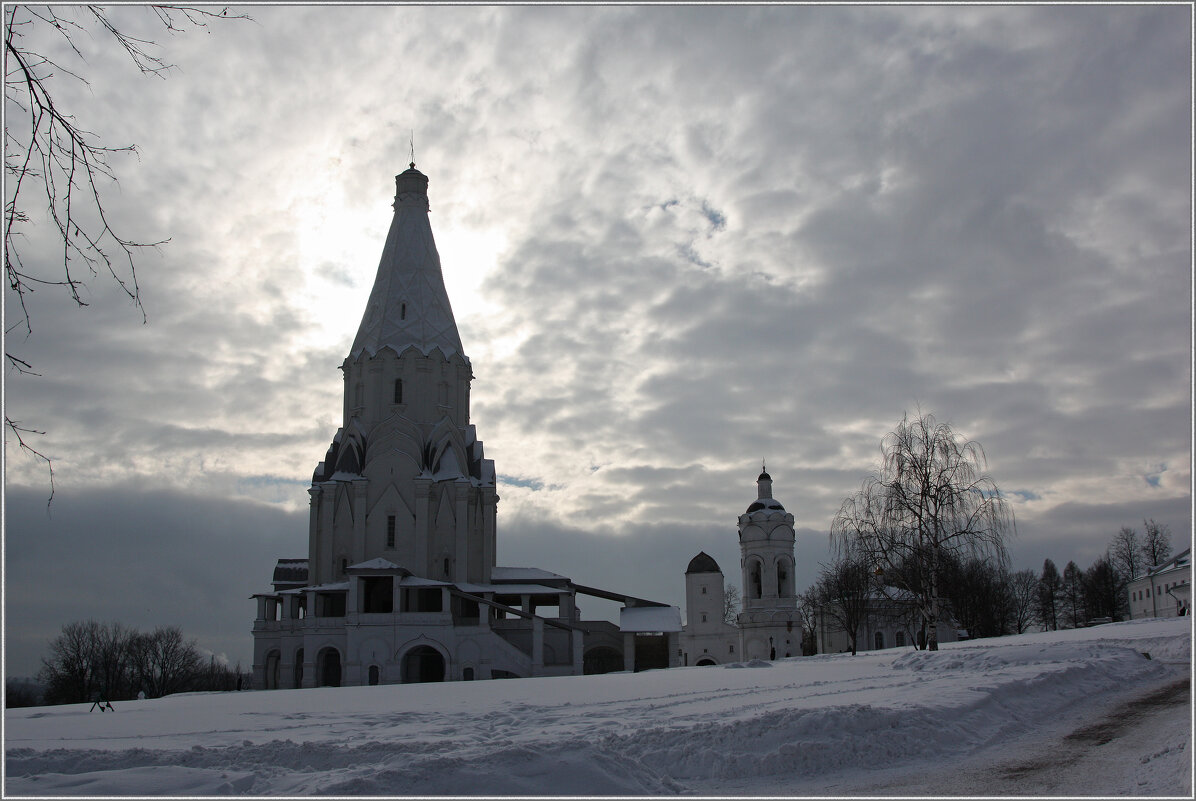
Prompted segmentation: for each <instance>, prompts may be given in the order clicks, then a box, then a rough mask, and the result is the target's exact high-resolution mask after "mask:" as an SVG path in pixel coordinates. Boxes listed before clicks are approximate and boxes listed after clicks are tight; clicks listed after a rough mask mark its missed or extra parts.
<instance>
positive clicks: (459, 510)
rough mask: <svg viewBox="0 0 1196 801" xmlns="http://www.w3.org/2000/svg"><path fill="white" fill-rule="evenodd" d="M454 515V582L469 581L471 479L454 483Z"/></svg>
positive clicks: (460, 479)
mask: <svg viewBox="0 0 1196 801" xmlns="http://www.w3.org/2000/svg"><path fill="white" fill-rule="evenodd" d="M453 514H454V516H455V517H456V522H457V530H456V531H455V532H453V534H454V542H453V551H454V553H455V558H454V560H453V580H454V581H469V479H467V478H459V479H457V480H456V481H454V482H453Z"/></svg>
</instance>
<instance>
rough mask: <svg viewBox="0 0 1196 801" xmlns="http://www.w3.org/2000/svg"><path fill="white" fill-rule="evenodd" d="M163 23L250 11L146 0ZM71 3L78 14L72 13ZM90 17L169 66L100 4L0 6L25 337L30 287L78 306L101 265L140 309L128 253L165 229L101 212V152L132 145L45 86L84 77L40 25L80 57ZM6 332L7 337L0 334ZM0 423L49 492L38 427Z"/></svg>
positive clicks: (8, 232) (108, 173)
mask: <svg viewBox="0 0 1196 801" xmlns="http://www.w3.org/2000/svg"><path fill="white" fill-rule="evenodd" d="M150 10H151V11H152V12H153V13H154V14H155V15H156V17H157V20H158V21H159V22H160V23H161V24H162V26H163V27H164V28H165V30H166V31H167V32H169V33H176V32H181V31H184V30H186V29H187V28H189V27H191V28H197V27H198V28H206V27H208V23H209V22H210V21H213V20H217V19H221V20H223V19H249V17H248V16H247V15H244V14H230V13H229V11H228V9H227V8H225V9H223V10H221V11H219V12H216V11H212V10H209V9H206V8H202V7H193V6H150ZM71 12H74V13H75V14H77V15H79V16H80V17H82V18H83V19H84V20H86V22H81V21H80V20H79V19H78V18H76V17H72V16H71V15H70V13H71ZM93 26H95V27H98V28H99V29H100V30H101V31H103V32H107V33H108V34H109V35H111V36H112V37H113V38H114V39H115V40H116V42H117V44H118V45H119V46H120V47H121V49H123V50H124V52H125V53H126V54H127V55H128V57H129V58H130V59H131V60H132V62H133V64H134V65H135V66H136V67H137V69H138V70H139V71H140V72H141V73H142V74H143V75H153V76H157V77H160V78H164V77H165V75H166V73H167V72H168V71H169V70H171V69H173V65H171V64H168V63H167V62H166V61H164V60H163V59H162V58H161V57H160V56H158V55H155V54H154V52H153V50H154V48H156V47H157V45H156V44H155V43H154V42H153V41H150V40H147V39H140V38H137V37H135V36H131V35H129V34H127V33H125V32H123V31H122V30H121V29H120V28H118V27H117V26H116V25H115V24H113V23H112V21H111V20H110V19H109V17H108V12H107V11H106V10H105V9H104V8H103V7H102V6H26V5H11V6H6V7H5V17H4V28H5V30H4V101H5V124H4V170H5V173H6V175H7V176H8V180H7V182H6V195H7V196H6V197H5V205H4V268H5V274H6V277H7V279H8V287H9V289H10V290H11V291H12V292H14V293H15V295H16V301H17V303H16V308H17V309H19V312H18V314H17V317H18V319H17V321H16V322H15V323H13V324H12V325H11V326H9V327H8V330H7V331H6V334H10V333H12V332H13V331H14V330H16V329H19V328H24V329H25V334H26V337H28V336H29V335H30V334H32V333H33V322H32V319H31V318H30V314H29V307H28V305H27V303H26V301H27V298H28V296H29V295H30V294H32V293H33V292H35V291H36V290H37V289H39V288H44V287H62V288H64V289H65V290H66V291H67V293H68V294H69V295H70V297H71V300H72V301H73V302H74V303H75V304H76V305H78V306H86V305H87V301H86V300H84V296H83V290H84V289H85V287H86V283H85V282H86V281H87V280H88V279H89V278H95V277H98V276H100V275H104V276H105V277H107V278H109V279H110V280H112V281H113V282H114V283H115V284H116V285H117V286H119V287H120V289H121V291H123V292H124V294H125V295H126V296H127V297H128V298H129V299H130V300H131V301H132V303H133V305H134V306H135V307H136V308H137V309H138V310H139V311H140V312H141V321H142V323H145V322H146V321H147V317H146V313H145V307H144V306H143V305H142V303H141V287H140V284H139V282H138V279H137V266H136V263H135V256H136V254H137V253H138V252H140V251H141V250H143V249H145V248H154V247H157V246H159V245H163V244H165V243H166V242H168V241H170V240H169V239H157V240H153V239H151V240H145V241H142V240H139V239H134V238H132V237H128V236H125V235H124V234H122V233H119V232H118V231H117V230H116V229H115V228H114V227H113V224H112V222H111V220H110V219H109V216H108V210H107V207H106V205H105V202H104V194H103V189H104V188H105V184H108V183H116V182H117V177H116V173H115V172H114V170H113V168H112V166H111V164H110V163H109V158H110V157H111V156H112V155H113V154H132V155H136V154H137V146H136V145H134V144H129V145H122V146H116V147H112V146H107V145H104V144H102V143H101V141H100V138H99V136H98V135H96V134H95V133H93V132H92V131H89V130H87V129H86V128H84V127H82V125H80V124H79V122H78V121H77V120H76V119H75V117H74V115H72V114H71V113H69V112H68V111H67V110H66V109H64V108H63V107H62V105H61V104H60V103H59V101H58V100H57V99H56V95H55V93H54V91H55V88H56V83H55V81H56V79H59V78H66V79H70V80H74V81H78V82H80V83H82V84H84V85H87V86H89V85H90V83H89V81H88V80H87V78H85V77H84V76H83V74H82V73H81V72H80V71H74V70H71V69H68V68H67V67H65V66H63V65H62V64H59V63H57V62H56V61H54V60H52V59H51V58H50V57H49V56H48V55H47V54H46V53H44V52H41V51H42V50H43V49H45V46H46V42H45V40H44V39H39V38H38V36H37V35H40V32H42V31H49V32H52V33H55V34H57V35H58V36H59V37H60V38H61V39H62V41H64V42H65V43H66V45H67V47H68V48H69V49H70V51H71V52H72V53H73V54H74V56H75V57H76V58H78V59H80V60H85V59H84V56H83V53H82V52H81V50H80V49H79V46H78V44H77V42H76V37H78V36H80V35H90V33H91V30H92V29H93ZM35 34H36V35H35ZM33 206H43V207H44V210H45V213H46V216H47V217H48V219H49V220H50V221H51V222H52V224H53V229H54V232H55V234H56V236H57V237H58V241H59V243H60V250H59V252H60V254H61V255H60V257H59V258H58V259H56V260H54V261H53V263H47V262H46V260H45V259H44V258H38V257H36V256H34V257H31V258H27V256H26V254H25V252H24V251H23V247H22V245H23V243H24V242H26V237H25V229H26V228H27V227H28V226H30V225H32V224H33V218H32V216H31V212H30V208H31V207H33ZM6 341H7V340H6ZM6 356H7V357H8V363H9V366H10V368H14V369H15V370H16V371H17V373H18V374H27V375H37V373H35V372H34V371H33V369H32V366H31V365H30V363H29V362H28V361H26V360H24V359H22V358H20V357H18V356H16V355H14V354H13V353H12V352H11V351H8V350H6ZM5 426H6V432H8V433H11V434H12V435H13V436H15V437H16V439H17V442H18V443H19V445H20V447H21V449H22V450H24V451H26V452H28V453H31V454H34V455H36V456H37V457H38V458H40V459H42V460H44V461H45V462H46V466H47V468H48V469H49V470H50V481H51V493H50V495H51V498H52V497H53V469H52V465H51V463H50V459H49V458H48V457H47V456H45V455H44V454H42V453H41V452H39V451H37V450H35V449H34V448H32V447H30V446H29V445H28V443H26V442H25V441H24V439H23V438H22V434H42V433H44V432H41V431H35V430H34V429H30V428H24V427H21V426H20V425H19V424H17V423H15V422H14V421H13V420H11V419H10V418H9V417H7V416H6V417H5Z"/></svg>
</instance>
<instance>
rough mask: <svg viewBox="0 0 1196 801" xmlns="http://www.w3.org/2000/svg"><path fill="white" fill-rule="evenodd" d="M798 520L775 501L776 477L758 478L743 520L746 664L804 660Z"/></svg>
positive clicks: (741, 626)
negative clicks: (796, 545) (796, 557)
mask: <svg viewBox="0 0 1196 801" xmlns="http://www.w3.org/2000/svg"><path fill="white" fill-rule="evenodd" d="M794 541H795V534H794V530H793V515H792V514H790V513H789V512H787V511H785V507H784V506H782V505H781V502H780V501H778V500H776V499H775V498H773V497H772V476H770V475H769V474H768V471H767V469H762V470H761V472H760V475H759V476H758V477H757V478H756V500H755V501H753V502H752V504H751V505H750V506H748V508H747V511H746V512H744V513H743V514H741V515H740V516H739V552H740V560H739V564H740V568H741V570H742V571H743V594H742V598H743V602H742V609H741V611H740V613H739V617H738V624H739V631H740V638H741V641H742V650H743V654H744V656H745V658H747V659H772V658H778V657H784V656H800V655H801V635H802V632H801V622H800V620H801V619H800V617H799V616H798V614H797V593H796V591H795V589H794V575H793V573H794V558H793V546H794Z"/></svg>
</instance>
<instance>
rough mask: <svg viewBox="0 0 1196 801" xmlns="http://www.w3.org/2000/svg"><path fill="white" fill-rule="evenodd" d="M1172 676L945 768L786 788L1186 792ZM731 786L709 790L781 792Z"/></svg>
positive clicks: (1185, 752) (1186, 757) (1182, 731)
mask: <svg viewBox="0 0 1196 801" xmlns="http://www.w3.org/2000/svg"><path fill="white" fill-rule="evenodd" d="M1183 670H1184V673H1185V675H1184V676H1183V677H1182V678H1179V679H1176V678H1174V677H1168V678H1166V679H1164V680H1163V681H1162V682H1160V683H1159V685H1158V686H1157V687H1154V688H1152V689H1150V690H1148V691H1147V692H1145V693H1142V692H1140V691H1137V690H1136V691H1134V692H1131V693H1126V694H1123V695H1125V696H1127V697H1124V698H1123V699H1122V700H1120V701H1118V702H1115V703H1113V704H1111V705H1110V704H1102V705H1096V706H1093V707H1090V708H1086V709H1083V710H1082V711H1079V712H1073V713H1072V714H1069V715H1065V716H1063V717H1062V718H1061V719H1060V720H1059V721H1058V722H1057V723H1054V724H1044V725H1043V726H1042V727H1040V728H1039V729H1038V731H1036V732H1034V733H1031V734H1027V735H1025V736H1024V737H1021V738H1017V739H1014V740H1011V741H1009V742H1004V743H999V744H997V745H995V746H993V747H992V748H991V749H984V750H982V751H980V752H979V753H977V754H974V755H972V756H970V757H965V758H963V759H959V760H955V761H952V762H951V763H949V764H947V765H944V764H939V763H937V762H934V761H930V762H927V763H925V764H915V765H900V766H895V767H890V768H887V769H884V768H881V769H876V770H869V771H863V772H860V771H856V772H852V773H849V774H845V775H837V776H818V777H815V778H814V779H813V780H800V779H799V780H796V781H794V782H792V783H791V784H790V785H789V786H788V787H787V788H785V790H784V791H785V792H788V793H791V794H794V795H801V796H807V795H831V796H862V795H868V796H1013V795H1018V796H1036V795H1041V796H1064V795H1067V796H1075V795H1081V796H1082V795H1090V796H1094V797H1098V798H1105V797H1112V796H1171V797H1175V796H1177V795H1178V796H1180V797H1188V796H1190V788H1191V786H1192V785H1191V771H1192V754H1191V739H1192V707H1191V690H1190V688H1191V678H1190V677H1189V676H1188V675H1186V667H1185V668H1183ZM753 784H756V783H754V782H736V783H730V784H728V785H727V786H724V787H720V788H717V790H714V792H717V793H719V794H722V793H726V794H732V795H748V794H762V795H767V794H770V793H775V792H777V788H776V787H775V785H772V786H770V783H763V784H762V785H757V786H753Z"/></svg>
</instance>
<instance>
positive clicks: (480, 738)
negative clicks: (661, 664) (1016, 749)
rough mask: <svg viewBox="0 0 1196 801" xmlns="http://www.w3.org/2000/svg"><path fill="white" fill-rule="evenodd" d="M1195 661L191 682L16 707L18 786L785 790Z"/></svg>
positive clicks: (11, 763) (982, 735)
mask: <svg viewBox="0 0 1196 801" xmlns="http://www.w3.org/2000/svg"><path fill="white" fill-rule="evenodd" d="M1144 652H1145V653H1149V654H1150V657H1151V658H1147V657H1146V656H1144ZM1190 658H1191V634H1190V627H1189V621H1188V620H1187V619H1183V618H1181V619H1172V620H1149V621H1134V622H1131V623H1121V624H1113V625H1106V626H1100V627H1096V628H1092V629H1079V630H1074V631H1063V632H1050V633H1041V634H1031V635H1022V636H1018V637H1006V638H1001V639H993V640H982V641H976V642H964V643H952V644H949V645H946V646H944V648H943V650H941V651H938V652H934V653H928V652H917V651H911V650H909V649H889V650H885V651H879V652H868V653H861V654H859V655H858V656H855V657H852V656H849V655H846V654H836V655H827V656H816V657H807V658H793V659H784V660H778V661H775V662H754V663H751V665H750V666H755V667H758V668H759V669H747V670H741V669H729V668H734V667H744V665H735V666H726V667H701V668H682V669H673V670H663V671H652V672H646V673H638V674H607V675H604V676H574V677H562V678H543V679H517V680H505V681H487V682H461V683H454V684H422V685H390V686H379V687H345V688H322V689H314V690H278V691H271V692H243V693H224V694H190V695H182V696H173V697H168V698H163V699H159V700H152V701H139V702H137V701H132V702H127V703H124V704H118V705H117V711H116V712H115V713H114V714H113V713H104V714H101V713H98V712H95V713H91V712H88V708H89V705H85V704H82V705H70V706H61V707H41V708H34V709H17V710H12V711H9V712H7V713H6V716H5V723H6V731H5V747H6V774H7V775H6V781H5V788H4V789H5V793H6V794H7V795H31V794H36V795H64V794H66V795H99V794H103V795H147V794H148V795H211V794H238V793H247V794H253V795H300V794H337V795H357V794H363V795H413V794H422V795H429V794H432V795H434V794H453V795H475V794H480V795H511V794H516V795H529V794H552V795H570V794H579V795H606V794H609V795H631V794H637V795H643V794H676V793H686V792H701V793H711V792H718V791H719V790H720V789H721V790H726V789H727V788H729V787H741V786H744V785H743V784H742V783H743V782H745V781H750V782H752V784H751V787H753V788H754V789H755V790H756V791H758V792H759V791H765V792H767V791H769V789H770V790H771V791H772V792H776V793H784V792H786V788H787V787H789V786H790V784H789V783H790V782H791V781H793V780H795V779H796V778H798V777H800V778H801V779H802V780H803V781H806V782H808V781H809V780H810V779H811V777H817V776H820V775H826V776H829V775H834V774H842V773H844V772H864V771H880V770H885V769H892V768H894V767H897V766H902V765H908V764H912V763H923V762H931V761H939V762H948V761H951V760H954V759H956V758H958V757H961V756H965V755H969V754H974V753H978V752H981V751H983V750H984V749H993V748H1000V747H1004V744H1008V743H1011V742H1016V740H1017V738H1019V737H1022V736H1023V735H1026V734H1027V733H1029V732H1032V731H1033V730H1034V729H1035V728H1036V727H1038V726H1040V725H1043V724H1044V723H1047V722H1050V721H1053V720H1055V719H1057V718H1058V717H1060V716H1062V715H1066V714H1074V712H1075V710H1077V709H1081V710H1082V709H1084V708H1086V707H1091V708H1096V707H1099V706H1101V705H1102V704H1103V705H1108V704H1109V703H1111V702H1112V700H1114V699H1115V698H1119V697H1124V696H1125V695H1126V694H1127V693H1129V692H1132V691H1134V690H1135V688H1147V687H1150V686H1152V685H1154V684H1157V683H1159V682H1160V681H1163V680H1165V679H1167V678H1168V677H1169V676H1172V677H1173V676H1176V675H1179V674H1182V673H1183V672H1184V671H1186V670H1187V668H1186V667H1184V663H1188V662H1190ZM1180 748H1181V749H1182V745H1181V746H1180ZM1178 758H1179V759H1181V760H1186V756H1183V755H1180V756H1179V757H1178ZM736 782H739V783H740V784H736ZM1181 789H1182V788H1177V792H1180V791H1181ZM1187 789H1190V785H1189V786H1188V788H1187ZM1185 791H1186V790H1185Z"/></svg>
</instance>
